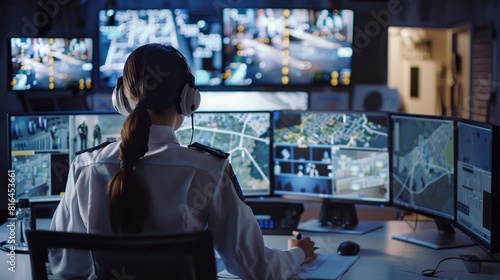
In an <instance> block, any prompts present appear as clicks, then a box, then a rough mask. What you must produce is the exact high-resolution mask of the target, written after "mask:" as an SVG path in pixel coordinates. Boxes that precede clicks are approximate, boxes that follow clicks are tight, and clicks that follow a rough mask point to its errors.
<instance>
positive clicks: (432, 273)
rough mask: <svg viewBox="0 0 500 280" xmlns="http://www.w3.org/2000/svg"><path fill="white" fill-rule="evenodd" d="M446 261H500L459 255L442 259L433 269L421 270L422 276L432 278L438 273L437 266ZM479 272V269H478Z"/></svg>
mask: <svg viewBox="0 0 500 280" xmlns="http://www.w3.org/2000/svg"><path fill="white" fill-rule="evenodd" d="M466 257H467V258H466ZM447 260H461V261H465V262H467V263H500V260H481V259H478V258H477V257H476V256H475V255H460V257H449V258H444V259H442V260H440V261H439V262H438V264H437V265H436V267H435V268H434V269H432V268H428V269H424V270H422V272H421V273H422V275H424V276H426V277H434V276H435V275H436V273H438V271H437V269H438V267H439V265H440V264H441V263H442V262H444V261H447ZM479 270H480V268H479ZM477 272H479V271H477Z"/></svg>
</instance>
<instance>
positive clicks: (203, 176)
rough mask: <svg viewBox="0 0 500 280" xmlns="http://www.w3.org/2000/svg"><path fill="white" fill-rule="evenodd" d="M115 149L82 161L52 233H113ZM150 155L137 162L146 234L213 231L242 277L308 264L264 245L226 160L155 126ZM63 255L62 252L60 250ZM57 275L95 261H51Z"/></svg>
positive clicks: (284, 272)
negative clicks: (110, 191) (144, 201)
mask: <svg viewBox="0 0 500 280" xmlns="http://www.w3.org/2000/svg"><path fill="white" fill-rule="evenodd" d="M118 146H119V143H112V144H110V145H108V146H106V147H105V148H102V149H100V150H96V151H93V152H87V153H83V154H81V155H79V156H77V157H76V158H75V160H74V162H73V164H72V166H71V168H70V171H69V176H68V181H67V185H66V192H65V195H64V197H63V199H62V200H61V202H60V204H59V205H58V207H57V209H56V211H55V214H54V216H53V218H52V223H51V230H57V231H71V232H86V233H112V230H111V225H110V221H109V211H108V200H107V194H106V188H107V183H108V181H109V180H110V178H111V177H112V176H113V175H114V174H115V173H116V172H117V171H118V169H119V161H118ZM148 148H149V149H148V152H147V153H146V155H145V156H144V157H143V158H142V159H141V160H140V161H139V162H138V163H137V164H136V168H135V169H136V170H137V172H136V174H137V176H139V178H140V180H141V182H143V187H144V189H145V193H146V195H147V197H148V205H149V209H148V210H149V215H148V217H147V219H146V220H145V223H144V227H143V232H144V233H166V234H175V233H188V232H199V231H203V230H205V229H207V228H208V230H210V231H211V232H212V234H213V237H214V244H215V248H216V250H217V252H218V253H219V255H220V256H221V257H222V259H223V261H224V264H225V266H226V269H227V270H228V271H229V272H231V273H233V274H235V275H237V276H239V277H241V278H243V279H259V280H265V279H273V280H274V279H287V278H288V277H290V276H291V275H292V273H293V271H294V270H295V269H296V268H297V267H298V266H299V265H300V264H301V263H302V262H303V260H304V252H303V251H302V249H300V248H293V249H291V250H286V251H281V250H276V249H270V248H267V247H265V246H264V240H263V237H262V234H261V230H260V228H259V225H258V223H257V221H256V219H255V216H254V215H253V212H252V210H251V209H250V207H249V206H247V205H246V204H245V203H244V202H243V201H242V200H241V199H240V198H239V196H238V194H237V191H236V188H235V186H234V183H233V181H232V179H231V174H230V173H231V172H230V169H231V166H230V164H229V161H228V159H222V158H220V157H217V156H215V155H212V154H208V153H205V152H203V151H200V150H197V149H194V148H187V147H183V146H180V145H179V143H178V141H177V138H176V136H175V134H174V131H173V129H172V128H171V127H168V126H155V125H153V126H151V128H150V136H149V146H148ZM59 252H60V251H59ZM51 266H52V267H51V268H52V272H53V274H54V275H58V274H59V275H60V276H77V275H82V274H88V273H89V272H90V271H92V261H91V259H90V256H89V255H88V254H87V255H83V256H82V255H77V253H75V252H73V251H70V250H68V251H66V250H65V251H63V252H60V254H52V255H51Z"/></svg>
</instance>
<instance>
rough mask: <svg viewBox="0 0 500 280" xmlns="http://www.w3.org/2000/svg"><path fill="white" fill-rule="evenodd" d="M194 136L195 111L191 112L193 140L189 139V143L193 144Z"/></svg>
mask: <svg viewBox="0 0 500 280" xmlns="http://www.w3.org/2000/svg"><path fill="white" fill-rule="evenodd" d="M193 136H194V113H192V114H191V140H190V141H189V145H191V144H193Z"/></svg>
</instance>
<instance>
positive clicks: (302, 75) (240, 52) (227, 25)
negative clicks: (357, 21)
mask: <svg viewBox="0 0 500 280" xmlns="http://www.w3.org/2000/svg"><path fill="white" fill-rule="evenodd" d="M222 20H223V27H224V28H223V30H224V33H223V45H224V52H223V53H224V73H223V80H224V84H225V85H235V86H245V85H312V84H315V85H331V86H340V85H349V84H350V83H351V58H352V37H353V11H351V10H327V9H278V8H266V9H263V8H260V9H257V8H238V9H234V8H225V9H223V10H222Z"/></svg>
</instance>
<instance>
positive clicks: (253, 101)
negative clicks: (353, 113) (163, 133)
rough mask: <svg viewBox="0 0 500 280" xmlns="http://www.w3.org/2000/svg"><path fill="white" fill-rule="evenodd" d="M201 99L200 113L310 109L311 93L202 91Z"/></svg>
mask: <svg viewBox="0 0 500 280" xmlns="http://www.w3.org/2000/svg"><path fill="white" fill-rule="evenodd" d="M201 99H202V102H201V105H200V107H199V108H198V111H208V112H210V111H212V112H214V111H274V110H286V109H288V110H307V109H309V93H308V92H306V91H202V92H201ZM222 105H223V106H222Z"/></svg>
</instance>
